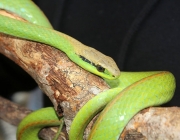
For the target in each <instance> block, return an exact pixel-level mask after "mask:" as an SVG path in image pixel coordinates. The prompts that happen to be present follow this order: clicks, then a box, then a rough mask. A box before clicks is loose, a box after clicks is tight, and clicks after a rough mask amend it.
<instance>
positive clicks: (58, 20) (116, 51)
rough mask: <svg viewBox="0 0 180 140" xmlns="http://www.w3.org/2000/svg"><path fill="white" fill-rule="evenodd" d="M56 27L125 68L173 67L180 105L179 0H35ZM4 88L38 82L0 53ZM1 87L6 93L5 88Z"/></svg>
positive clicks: (31, 85)
mask: <svg viewBox="0 0 180 140" xmlns="http://www.w3.org/2000/svg"><path fill="white" fill-rule="evenodd" d="M34 2H35V3H36V4H37V5H38V6H39V7H40V8H41V9H42V10H43V11H44V13H45V14H46V15H47V17H48V18H49V20H50V22H51V23H52V25H53V27H54V28H55V29H56V30H59V31H61V32H64V33H66V34H68V35H70V36H72V37H74V38H76V39H77V40H79V41H81V42H82V43H84V44H86V45H88V46H91V47H94V48H96V49H97V50H99V51H101V52H103V53H104V54H106V55H109V56H111V57H112V58H114V60H115V61H116V62H117V64H118V66H119V67H120V69H121V71H153V70H167V71H171V72H172V73H173V74H174V75H175V77H176V81H177V89H176V92H175V96H174V98H173V99H172V100H171V101H170V102H169V103H168V104H166V105H169V106H180V86H178V85H179V81H180V74H179V71H180V66H179V62H180V56H179V55H180V53H179V51H180V48H179V46H180V39H179V38H180V8H179V7H180V1H179V0H173V1H170V0H98V1H97V0H47V1H45V0H34ZM0 59H1V60H0V61H1V63H0V67H1V68H0V79H1V92H2V93H4V94H5V96H6V97H9V95H10V94H11V93H12V92H14V91H18V90H30V89H32V88H34V87H35V86H36V83H35V82H34V80H32V79H31V78H30V77H29V76H28V75H27V74H26V73H25V72H24V71H23V70H21V69H20V68H19V67H17V66H16V65H15V64H14V63H13V62H11V61H9V60H8V59H6V58H5V57H4V56H2V55H1V56H0ZM2 93H1V94H2Z"/></svg>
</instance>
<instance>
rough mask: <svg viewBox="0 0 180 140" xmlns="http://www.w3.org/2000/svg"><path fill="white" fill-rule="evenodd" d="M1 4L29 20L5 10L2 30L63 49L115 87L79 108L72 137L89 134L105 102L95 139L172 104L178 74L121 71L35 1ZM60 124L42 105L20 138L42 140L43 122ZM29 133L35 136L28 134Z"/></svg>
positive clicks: (27, 121) (77, 139)
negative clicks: (55, 24)
mask: <svg viewBox="0 0 180 140" xmlns="http://www.w3.org/2000/svg"><path fill="white" fill-rule="evenodd" d="M0 9H4V10H6V11H9V12H12V13H15V14H17V15H19V16H20V17H22V18H24V19H25V20H26V21H18V20H16V19H11V18H9V17H5V16H2V15H0V32H2V33H5V34H8V35H12V36H16V37H19V38H23V39H27V40H32V41H36V42H41V43H44V44H48V45H50V46H52V47H55V48H57V49H60V50H61V51H63V52H65V53H66V55H67V56H68V57H69V58H70V59H71V60H72V61H73V62H75V63H76V64H77V65H79V66H80V67H82V68H84V69H85V70H87V71H89V72H91V73H93V74H96V75H98V76H100V77H102V78H104V79H105V80H106V81H107V83H108V84H109V85H110V86H111V89H109V90H107V91H104V92H102V93H100V94H98V95H97V96H96V97H95V98H93V99H91V100H90V101H89V102H88V103H87V104H85V105H84V106H83V108H82V109H81V110H80V111H79V112H78V114H77V115H76V117H75V118H74V120H73V123H72V125H71V129H70V132H69V139H70V140H81V139H83V132H84V129H85V127H86V126H87V124H88V123H89V121H90V120H91V119H92V118H93V117H94V116H95V115H96V114H97V113H98V112H100V111H101V110H103V108H104V107H105V109H104V110H103V111H102V113H101V114H100V116H99V117H98V119H97V121H96V123H95V125H94V126H93V128H92V132H91V133H90V135H89V138H88V139H89V140H101V139H103V140H106V139H107V140H109V139H111V140H116V139H118V138H119V136H120V134H121V132H122V131H123V129H124V127H125V126H126V124H127V123H128V121H129V120H130V119H131V118H132V117H133V116H134V115H135V114H136V113H137V112H138V111H140V110H142V109H143V108H146V107H149V106H154V105H155V106H156V105H160V104H163V103H166V102H168V101H169V100H170V99H171V98H172V96H173V93H174V89H175V79H174V76H173V75H172V74H171V73H170V72H121V76H120V71H119V69H118V67H117V65H116V63H115V62H114V61H113V60H112V58H110V57H108V56H105V55H104V54H102V53H100V52H98V51H97V50H95V49H93V48H91V47H88V46H86V45H83V44H82V43H80V42H79V41H77V40H75V39H73V38H72V37H70V36H68V35H65V34H63V33H60V32H58V31H55V30H53V29H52V27H51V25H50V23H49V22H48V20H47V18H46V17H45V16H44V15H43V13H42V12H41V11H40V10H39V8H38V7H37V6H35V4H34V3H33V2H32V1H31V0H14V1H12V0H1V1H0ZM34 15H35V16H34ZM39 17H41V19H40V18H39ZM119 76H120V77H119ZM43 114H46V115H45V116H47V118H44V115H43ZM32 118H34V119H32ZM52 120H54V122H53V121H52ZM45 122H46V123H45ZM52 122H53V123H52ZM35 123H37V125H34V124H35ZM59 124H60V123H59V121H58V117H57V116H56V113H55V112H54V110H53V108H48V109H42V110H40V111H37V112H35V113H33V114H32V115H30V116H27V118H25V119H24V120H23V121H22V122H21V123H20V125H19V127H18V132H17V138H18V140H29V138H30V139H32V140H36V139H38V137H37V133H38V131H39V130H40V129H41V128H42V127H43V126H47V125H48V126H50V125H59ZM27 135H28V136H32V137H28V138H27Z"/></svg>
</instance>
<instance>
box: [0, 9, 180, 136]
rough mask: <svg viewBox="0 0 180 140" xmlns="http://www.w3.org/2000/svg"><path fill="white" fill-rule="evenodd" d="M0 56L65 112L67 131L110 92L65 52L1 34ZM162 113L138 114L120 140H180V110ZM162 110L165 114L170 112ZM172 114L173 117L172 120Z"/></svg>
mask: <svg viewBox="0 0 180 140" xmlns="http://www.w3.org/2000/svg"><path fill="white" fill-rule="evenodd" d="M5 13H6V12H5ZM6 14H7V13H6ZM7 15H8V14H7ZM0 53H2V54H3V55H5V56H7V57H8V58H9V59H11V60H13V61H14V62H15V63H17V65H19V66H20V67H22V68H23V69H24V70H25V71H26V72H27V73H28V74H30V75H31V76H32V77H33V78H34V80H35V81H36V82H37V83H38V85H39V87H40V88H41V89H42V90H43V91H44V92H45V93H46V95H47V96H48V97H49V98H50V100H51V101H52V103H53V105H54V107H55V109H56V110H58V108H59V107H61V108H62V110H63V115H64V117H65V124H66V130H67V131H68V130H69V127H70V125H71V122H72V120H73V118H74V116H75V114H76V113H77V112H78V110H79V109H80V108H81V107H82V106H83V105H84V104H85V103H86V102H87V101H88V100H89V99H91V98H92V97H94V96H95V95H96V94H98V93H100V92H102V91H104V90H107V89H108V88H109V87H108V85H107V84H106V83H105V82H104V81H103V80H102V79H101V78H99V77H98V76H95V75H93V74H91V73H89V72H87V71H85V70H84V69H82V68H80V67H79V66H77V65H76V64H74V63H73V62H72V61H70V60H69V58H68V57H67V56H66V55H65V54H64V53H63V52H61V51H59V50H57V49H55V48H53V47H50V46H48V45H45V44H41V43H37V42H32V41H28V40H24V39H19V38H16V37H12V36H9V35H5V34H2V33H0ZM0 109H2V108H0ZM152 110H154V111H152ZM160 110H161V109H160ZM160 110H159V109H158V108H157V109H156V108H150V109H147V110H145V111H142V112H140V113H138V114H137V115H136V116H138V115H139V116H138V117H136V116H135V117H134V118H133V119H132V120H131V121H130V123H129V124H128V125H127V127H126V128H125V130H124V132H123V133H122V135H121V139H132V137H133V138H134V139H157V138H158V139H165V138H168V137H170V138H172V139H176V138H177V139H179V135H178V133H175V132H178V131H179V125H178V124H180V123H179V122H178V121H179V120H180V119H179V118H178V116H176V114H177V113H178V112H180V111H179V108H170V109H169V110H170V111H172V113H169V111H168V113H167V112H164V113H163V112H161V111H160ZM162 110H163V111H165V110H168V108H164V109H162ZM0 111H1V113H0V114H4V113H5V112H6V113H7V114H8V112H7V111H8V110H0ZM174 112H176V113H174ZM19 114H20V113H19ZM162 114H164V116H163V115H162ZM172 114H174V119H173V120H172ZM7 116H9V115H6V117H7ZM10 116H11V115H10ZM19 116H21V115H19ZM22 116H24V115H22ZM153 116H154V118H153ZM169 116H171V117H169ZM179 116H180V115H179ZM0 117H1V118H2V119H4V117H2V116H0ZM6 117H5V118H6ZM17 117H18V116H17ZM149 117H150V118H151V119H152V118H153V119H152V120H151V119H149ZM175 117H177V118H175ZM22 118H23V117H20V119H22ZM135 118H137V119H135ZM147 120H148V121H147ZM164 120H165V121H164ZM8 121H9V122H10V120H8ZM151 121H152V122H151ZM149 122H150V123H149ZM16 124H17V123H16ZM164 126H166V127H164ZM160 127H161V128H160ZM167 127H168V128H169V129H174V130H173V131H169V129H165V128H167ZM88 129H90V128H88ZM160 129H161V131H159V130H160ZM155 132H156V133H155ZM172 132H173V133H172ZM172 134H173V135H172ZM158 136H161V137H160V138H159V137H158Z"/></svg>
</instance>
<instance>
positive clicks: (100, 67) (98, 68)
mask: <svg viewBox="0 0 180 140" xmlns="http://www.w3.org/2000/svg"><path fill="white" fill-rule="evenodd" d="M96 69H97V70H98V71H99V72H104V71H105V68H103V67H102V66H100V65H96Z"/></svg>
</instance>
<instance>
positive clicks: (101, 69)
mask: <svg viewBox="0 0 180 140" xmlns="http://www.w3.org/2000/svg"><path fill="white" fill-rule="evenodd" d="M75 51H76V54H78V55H79V57H80V58H81V59H82V60H83V61H84V62H87V64H89V65H91V67H92V66H93V67H94V68H93V67H92V68H91V70H89V71H91V72H92V73H94V74H97V75H98V76H101V77H103V78H105V79H116V78H118V77H119V76H120V70H119V68H118V66H117V65H116V63H115V61H114V60H113V59H112V58H111V57H109V56H106V55H104V54H102V53H101V52H99V51H97V50H96V49H94V48H91V47H88V46H85V45H83V46H82V47H78V49H76V50H75ZM93 69H94V70H93Z"/></svg>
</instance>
